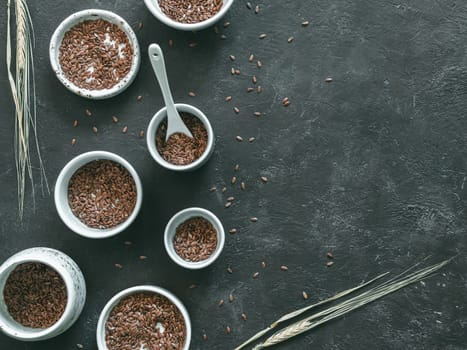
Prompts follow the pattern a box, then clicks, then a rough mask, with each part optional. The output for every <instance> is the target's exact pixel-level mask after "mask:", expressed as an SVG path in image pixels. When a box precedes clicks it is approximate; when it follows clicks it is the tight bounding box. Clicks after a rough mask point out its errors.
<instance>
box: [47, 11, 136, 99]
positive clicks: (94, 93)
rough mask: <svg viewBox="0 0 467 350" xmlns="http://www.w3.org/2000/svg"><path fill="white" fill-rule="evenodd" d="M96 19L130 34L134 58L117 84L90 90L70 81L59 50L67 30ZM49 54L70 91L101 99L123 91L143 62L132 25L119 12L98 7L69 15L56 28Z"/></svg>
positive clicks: (60, 77) (53, 65)
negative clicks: (62, 64) (63, 68)
mask: <svg viewBox="0 0 467 350" xmlns="http://www.w3.org/2000/svg"><path fill="white" fill-rule="evenodd" d="M96 19H104V20H106V21H108V22H110V23H113V24H116V25H117V26H118V27H119V28H120V29H121V30H123V31H124V32H125V33H126V35H127V36H128V40H129V41H130V44H131V46H132V47H133V60H132V65H131V68H130V71H129V72H128V74H127V75H126V76H125V77H124V78H123V79H122V80H121V81H120V82H119V83H118V84H116V85H114V86H113V87H111V88H110V89H103V90H88V89H84V88H80V87H78V86H76V85H75V84H73V83H72V82H71V81H69V80H68V79H67V78H66V76H65V74H64V72H63V70H62V68H61V66H60V62H59V50H60V45H61V43H62V40H63V36H64V35H65V33H66V32H68V31H69V30H70V29H71V28H72V27H74V26H75V25H77V24H79V23H81V22H84V21H88V20H96ZM49 55H50V64H51V65H52V69H53V71H54V72H55V74H56V76H57V78H58V80H60V82H61V83H62V84H63V85H64V86H65V87H66V88H67V89H68V90H70V91H72V92H74V93H75V94H77V95H79V96H83V97H87V98H90V99H95V100H100V99H105V98H110V97H113V96H116V95H118V94H119V93H121V92H123V91H124V90H125V89H126V88H127V87H128V86H130V84H131V83H132V82H133V80H134V79H135V77H136V74H137V73H138V70H139V66H140V62H141V55H140V50H139V44H138V39H137V38H136V34H135V32H134V31H133V29H131V27H130V25H129V24H128V23H127V22H126V21H125V20H124V19H123V18H122V17H120V16H118V15H117V14H115V13H113V12H110V11H104V10H97V9H89V10H84V11H80V12H76V13H74V14H72V15H71V16H69V17H67V18H66V19H65V20H64V21H63V22H62V23H61V24H60V25H59V26H58V28H57V29H56V30H55V32H54V34H53V35H52V38H51V40H50V47H49Z"/></svg>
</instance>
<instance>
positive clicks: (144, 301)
mask: <svg viewBox="0 0 467 350" xmlns="http://www.w3.org/2000/svg"><path fill="white" fill-rule="evenodd" d="M185 340H186V326H185V321H184V319H183V315H182V314H181V312H180V310H179V309H178V308H177V306H175V305H174V304H173V303H172V302H171V301H170V300H168V299H167V298H166V297H164V296H162V295H159V294H155V293H136V294H133V295H130V296H128V297H126V298H124V299H122V300H121V301H120V302H119V303H118V305H117V306H115V307H114V308H113V310H112V312H111V313H110V315H109V318H108V320H107V322H106V324H105V342H106V345H107V348H108V349H109V350H125V349H128V350H139V349H145V350H156V349H166V350H169V349H170V350H181V349H183V346H184V345H185Z"/></svg>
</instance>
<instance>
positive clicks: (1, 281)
mask: <svg viewBox="0 0 467 350" xmlns="http://www.w3.org/2000/svg"><path fill="white" fill-rule="evenodd" d="M29 262H37V263H42V264H45V265H48V266H50V267H52V268H53V269H54V270H55V271H57V273H58V274H59V275H60V276H61V278H62V279H63V281H64V283H65V286H66V291H67V303H66V307H65V311H64V312H63V314H62V316H61V317H60V319H59V320H58V321H57V322H56V323H55V324H53V325H52V326H50V327H49V328H45V329H36V328H30V327H25V326H23V325H21V324H20V323H18V322H16V321H15V320H14V319H13V318H12V317H11V316H10V314H9V313H8V309H7V306H6V305H5V300H4V299H3V289H4V288H5V283H6V281H7V279H8V276H9V275H10V273H11V272H12V271H13V270H14V269H15V268H16V267H17V266H18V265H21V264H24V263H29ZM85 301H86V284H85V281H84V277H83V274H82V272H81V270H80V269H79V267H78V265H76V263H75V262H74V261H73V260H72V259H71V258H70V257H69V256H68V255H66V254H64V253H62V252H60V251H58V250H55V249H51V248H30V249H26V250H23V251H21V252H19V253H16V254H15V255H13V256H11V257H10V258H9V259H8V260H6V261H5V262H4V263H3V264H2V265H1V266H0V330H2V331H3V333H5V334H6V335H8V336H10V337H12V338H15V339H18V340H23V341H37V340H45V339H50V338H53V337H55V336H57V335H59V334H61V333H63V332H65V331H66V330H67V329H68V328H70V327H71V325H72V324H73V323H74V322H75V321H76V320H77V319H78V317H79V315H80V314H81V311H82V310H83V306H84V303H85Z"/></svg>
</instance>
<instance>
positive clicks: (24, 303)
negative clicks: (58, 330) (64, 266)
mask: <svg viewBox="0 0 467 350" xmlns="http://www.w3.org/2000/svg"><path fill="white" fill-rule="evenodd" d="M3 298H4V300H5V304H6V307H7V309H8V313H9V314H10V315H11V317H13V319H14V320H15V321H16V322H18V323H21V324H22V325H23V326H25V327H31V328H41V329H44V328H48V327H50V326H52V325H54V324H55V323H56V322H57V321H58V320H59V319H60V317H61V316H62V314H63V312H64V311H65V307H66V303H67V299H68V297H67V291H66V286H65V283H64V282H63V279H62V278H61V277H60V275H59V274H58V273H57V271H55V270H54V269H53V268H51V267H49V266H47V265H45V264H41V263H25V264H21V265H19V266H17V267H16V268H15V269H14V270H13V271H12V272H11V273H10V275H9V276H8V279H7V281H6V283H5V287H4V289H3Z"/></svg>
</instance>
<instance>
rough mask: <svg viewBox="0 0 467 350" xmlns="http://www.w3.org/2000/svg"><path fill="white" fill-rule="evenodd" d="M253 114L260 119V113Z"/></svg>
mask: <svg viewBox="0 0 467 350" xmlns="http://www.w3.org/2000/svg"><path fill="white" fill-rule="evenodd" d="M253 114H254V115H255V117H261V112H255V113H253Z"/></svg>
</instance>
